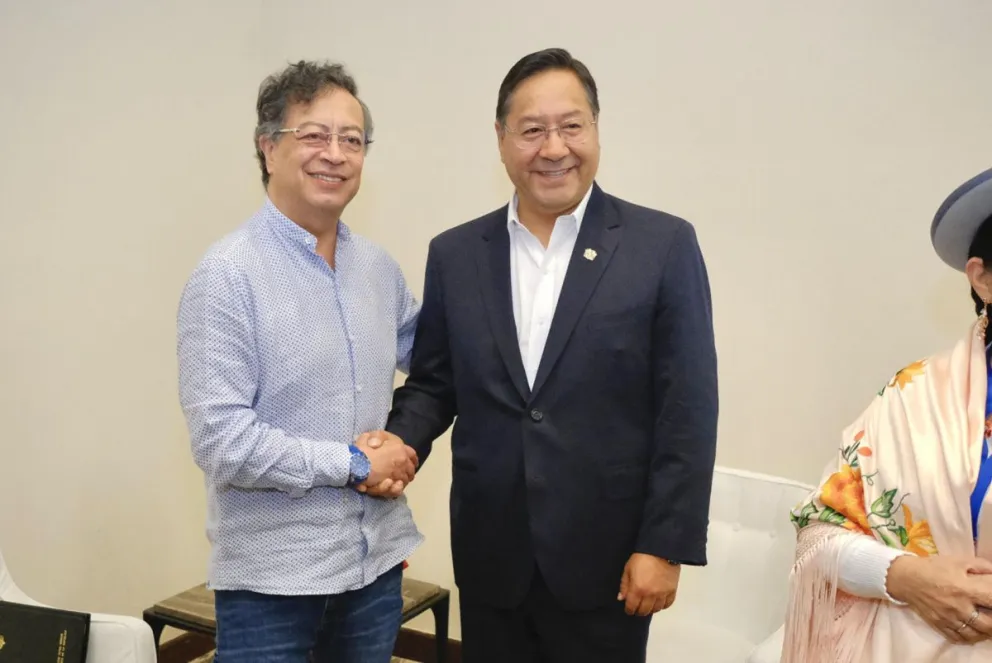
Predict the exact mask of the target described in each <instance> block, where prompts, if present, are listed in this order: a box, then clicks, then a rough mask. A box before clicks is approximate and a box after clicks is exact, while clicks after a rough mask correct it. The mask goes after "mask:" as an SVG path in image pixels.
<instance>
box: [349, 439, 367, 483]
mask: <svg viewBox="0 0 992 663" xmlns="http://www.w3.org/2000/svg"><path fill="white" fill-rule="evenodd" d="M348 448H349V449H350V450H351V471H350V475H351V476H350V483H362V482H363V481H365V480H366V479H368V478H369V473H370V472H371V471H372V464H371V463H370V462H369V457H368V456H366V455H365V454H364V453H363V452H362V450H361V449H359V448H358V447H356V446H355V445H349V447H348Z"/></svg>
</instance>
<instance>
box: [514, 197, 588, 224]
mask: <svg viewBox="0 0 992 663" xmlns="http://www.w3.org/2000/svg"><path fill="white" fill-rule="evenodd" d="M591 195H592V187H591V186H590V187H589V190H588V191H586V195H584V196H582V200H580V201H579V204H578V206H577V207H576V208H575V211H573V212H572V213H571V214H563V215H562V216H559V217H558V218H559V219H568V218H572V219H575V232H579V229H580V228H582V219H583V217H585V215H586V207H587V206H588V205H589V197H590V196H591ZM518 202H519V199H518V197H517V194H516V193H514V194H513V198H512V199H511V200H510V204H509V206H508V207H507V210H506V227H507V228H508V229H510V230H511V231H512V230H513V227H514V226H523V224H522V223H520V217H519V216H517V203H518Z"/></svg>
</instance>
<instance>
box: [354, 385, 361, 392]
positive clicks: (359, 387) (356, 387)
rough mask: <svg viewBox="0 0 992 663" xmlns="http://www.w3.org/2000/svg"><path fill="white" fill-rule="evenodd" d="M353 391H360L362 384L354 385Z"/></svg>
mask: <svg viewBox="0 0 992 663" xmlns="http://www.w3.org/2000/svg"><path fill="white" fill-rule="evenodd" d="M355 391H357V392H358V393H362V385H360V384H359V385H355Z"/></svg>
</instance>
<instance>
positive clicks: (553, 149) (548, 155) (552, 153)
mask: <svg viewBox="0 0 992 663" xmlns="http://www.w3.org/2000/svg"><path fill="white" fill-rule="evenodd" d="M540 155H541V156H542V157H543V158H545V159H547V160H548V161H558V160H559V159H562V158H564V157H566V156H568V145H566V144H565V141H564V140H563V139H562V137H561V134H560V133H559V132H558V129H557V127H556V128H553V129H549V130H548V135H547V137H546V138H545V139H544V144H543V145H541V152H540Z"/></svg>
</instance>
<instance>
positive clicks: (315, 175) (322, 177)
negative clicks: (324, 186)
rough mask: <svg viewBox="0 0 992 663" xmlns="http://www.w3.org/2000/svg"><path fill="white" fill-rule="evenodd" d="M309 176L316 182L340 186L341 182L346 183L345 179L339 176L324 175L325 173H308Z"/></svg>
mask: <svg viewBox="0 0 992 663" xmlns="http://www.w3.org/2000/svg"><path fill="white" fill-rule="evenodd" d="M308 174H309V175H310V177H312V178H314V179H315V180H320V181H321V182H330V183H331V184H338V183H340V182H344V178H343V177H339V176H337V175H324V174H323V173H308Z"/></svg>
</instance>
